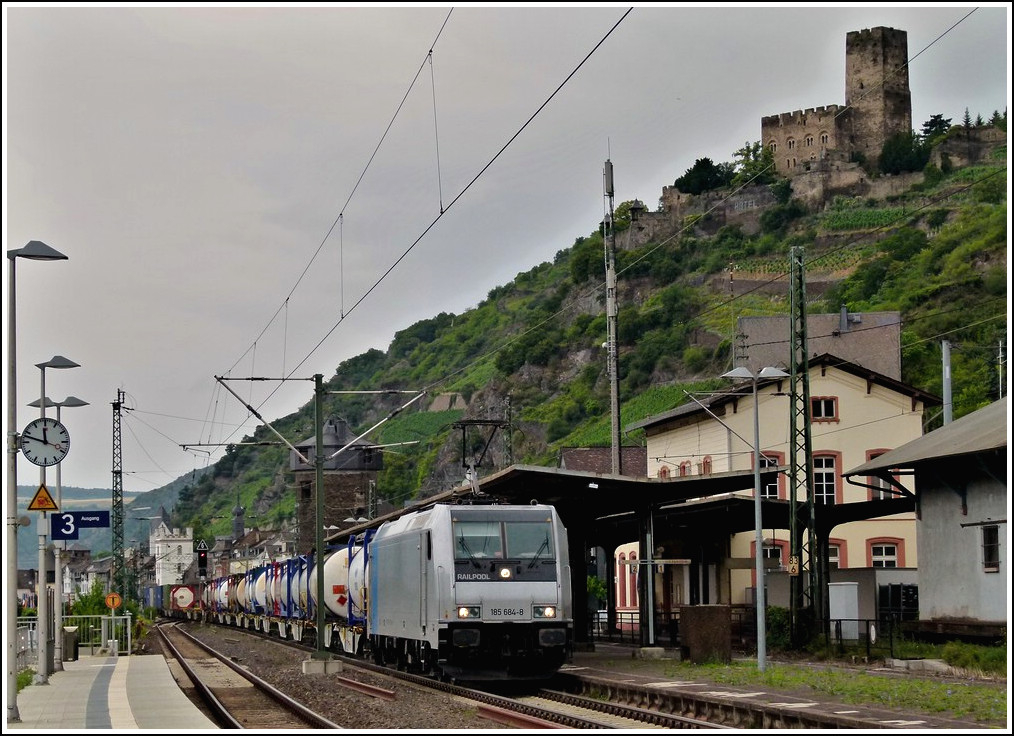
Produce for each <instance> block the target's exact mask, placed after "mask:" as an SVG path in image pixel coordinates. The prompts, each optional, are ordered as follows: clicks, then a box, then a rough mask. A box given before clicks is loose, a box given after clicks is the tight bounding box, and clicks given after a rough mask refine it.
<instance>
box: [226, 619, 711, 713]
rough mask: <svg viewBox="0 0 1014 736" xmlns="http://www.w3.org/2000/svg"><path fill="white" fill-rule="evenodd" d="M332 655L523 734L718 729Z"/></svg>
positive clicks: (240, 633)
mask: <svg viewBox="0 0 1014 736" xmlns="http://www.w3.org/2000/svg"><path fill="white" fill-rule="evenodd" d="M227 631H229V636H230V638H233V639H235V638H236V637H244V638H246V637H249V638H251V639H257V640H259V641H262V642H264V643H265V644H266V645H271V646H282V647H287V648H292V649H294V650H298V651H300V652H301V653H307V652H310V651H312V648H311V647H308V646H306V645H302V644H299V643H296V642H293V641H286V640H280V639H278V638H275V637H272V636H268V635H265V634H263V633H261V632H257V631H252V630H236V629H231V628H230V629H227ZM334 656H335V659H338V660H339V661H341V662H342V663H343V664H342V666H343V668H344V669H345V670H347V671H348V672H349V673H350V674H353V673H355V672H357V671H361V672H370V673H373V674H374V675H377V676H380V677H383V678H385V679H390V680H391V681H392V682H395V683H401V684H404V685H405V686H410V687H413V688H421V689H423V690H426V691H429V692H441V693H444V694H446V695H449V696H451V697H454V698H457V699H459V700H464V701H469V702H471V703H472V704H473V707H474V708H475V710H476V712H477V713H478V715H479V716H480V717H481V718H484V719H486V720H489V721H492V722H494V723H497V724H500V725H503V726H509V727H514V728H523V729H536V728H539V729H548V728H568V729H610V728H619V729H644V728H667V729H678V728H695V729H697V728H721V727H722V726H718V725H715V724H711V723H707V722H706V721H703V720H701V719H695V718H690V717H687V716H684V715H681V714H673V713H659V712H653V711H650V710H646V709H643V708H638V707H635V706H631V705H627V704H620V703H604V702H601V701H595V700H594V699H590V698H582V697H580V696H576V695H571V694H567V693H563V692H554V691H549V690H543V691H541V692H538V693H537V694H533V690H532V689H531V688H527V689H526V690H522V691H521V694H520V695H519V694H517V693H514V694H513V695H504V694H499V693H497V692H491V691H488V690H481V689H473V688H470V687H465V686H462V685H460V684H455V683H448V682H441V681H438V680H436V679H434V678H431V677H425V676H422V675H417V674H413V673H410V672H405V671H399V670H393V669H391V668H389V667H381V666H379V665H375V664H373V663H371V662H367V661H364V660H361V659H355V658H349V657H342V656H340V655H334ZM334 679H335V680H336V684H341V680H343V679H344V680H345V681H346V682H347V683H349V684H350V685H349V686H354V684H355V683H356V680H354V679H352V678H351V677H350V678H334ZM512 690H513V688H512ZM392 692H393V691H392Z"/></svg>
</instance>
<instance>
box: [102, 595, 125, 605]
mask: <svg viewBox="0 0 1014 736" xmlns="http://www.w3.org/2000/svg"><path fill="white" fill-rule="evenodd" d="M121 603H123V600H122V599H121V598H120V594H119V593H110V594H109V595H107V596H106V606H108V607H109V608H119V607H120V604H121Z"/></svg>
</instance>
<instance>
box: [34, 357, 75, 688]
mask: <svg viewBox="0 0 1014 736" xmlns="http://www.w3.org/2000/svg"><path fill="white" fill-rule="evenodd" d="M35 367H36V368H38V369H39V373H40V374H41V375H42V379H41V380H42V384H41V389H40V391H39V397H40V398H39V417H41V418H42V419H45V418H46V405H47V404H50V403H52V402H50V401H48V400H47V399H46V369H47V368H78V367H80V366H79V364H78V363H75V362H74V361H73V360H70V359H69V358H65V357H63V356H62V355H54V356H53V357H52V358H50V359H49V360H47V361H46V362H44V363H36V364H35ZM56 467H57V472H59V468H60V464H59V463H57V464H56ZM45 485H46V466H45V465H40V466H39V488H43V487H45ZM56 507H57V509H58V510H59V508H60V503H59V501H57V504H56ZM46 521H47V519H46V512H45V511H43V512H42V516H41V517H40V519H39V529H38V532H39V607H38V609H37V610H38V614H39V618H38V625H37V627H36V628H37V629H38V632H39V634H38V636H39V665H38V672H37V673H36V675H35V683H36V684H37V685H45V684H47V683H48V682H49V593H48V588H47V584H46ZM54 568H55V566H54ZM60 623H61V625H62V623H63V621H62V616H61V621H60ZM53 638H54V639H55V640H56V641H59V640H60V638H61V637H60V636H58V635H56V632H54V637H53ZM57 646H58V647H59V649H60V650H61V651H60V654H61V656H62V655H63V651H62V650H63V646H62V645H60V644H57ZM53 669H54V670H55V669H56V664H55V662H54V665H53ZM61 669H62V667H61Z"/></svg>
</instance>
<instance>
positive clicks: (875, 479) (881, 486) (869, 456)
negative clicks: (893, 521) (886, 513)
mask: <svg viewBox="0 0 1014 736" xmlns="http://www.w3.org/2000/svg"><path fill="white" fill-rule="evenodd" d="M885 452H887V450H867V451H866V460H867V461H870V460H875V459H876V458H878V457H880V456H881V455H883V454H884V453H885ZM866 481H867V484H868V485H870V486H876V487H875V488H870V489H869V491H870V493H869V498H868V499H867V500H869V501H882V500H884V499H886V498H895V497H896V494H894V493H892V492H891V484H890V483H888V482H887V481H886V480H884V479H883V478H881V477H880V476H878V475H868V476H866Z"/></svg>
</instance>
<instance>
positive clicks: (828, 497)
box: [813, 455, 838, 506]
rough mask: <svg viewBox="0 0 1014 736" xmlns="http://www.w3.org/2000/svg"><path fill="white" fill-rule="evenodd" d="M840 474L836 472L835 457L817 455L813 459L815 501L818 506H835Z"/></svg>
mask: <svg viewBox="0 0 1014 736" xmlns="http://www.w3.org/2000/svg"><path fill="white" fill-rule="evenodd" d="M837 476H838V474H837V473H836V472H835V462H834V457H833V456H831V455H815V456H814V458H813V500H814V501H815V502H816V503H818V504H825V505H828V506H830V505H833V504H834V502H835V495H836V493H835V492H836V490H837V482H836V479H837Z"/></svg>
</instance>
